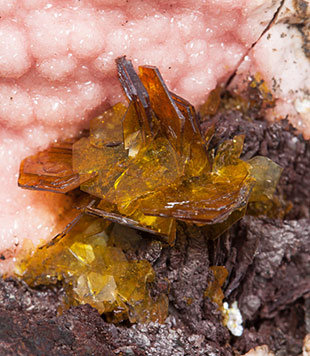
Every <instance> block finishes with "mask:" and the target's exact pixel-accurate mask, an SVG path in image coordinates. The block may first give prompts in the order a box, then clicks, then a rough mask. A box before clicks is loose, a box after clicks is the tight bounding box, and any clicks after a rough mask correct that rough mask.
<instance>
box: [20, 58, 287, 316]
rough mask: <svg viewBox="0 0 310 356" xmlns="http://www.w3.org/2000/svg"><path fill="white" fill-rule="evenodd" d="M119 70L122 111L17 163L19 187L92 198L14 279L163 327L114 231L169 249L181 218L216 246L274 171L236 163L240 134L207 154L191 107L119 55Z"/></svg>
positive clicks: (261, 196) (263, 193) (162, 303)
mask: <svg viewBox="0 0 310 356" xmlns="http://www.w3.org/2000/svg"><path fill="white" fill-rule="evenodd" d="M116 63H117V67H118V73H119V78H120V82H121V84H122V86H123V89H124V92H125V94H126V96H127V98H128V102H129V104H128V107H126V106H125V105H123V104H120V103H119V104H116V105H115V106H114V107H112V108H111V109H109V110H107V111H105V112H104V113H103V114H102V115H100V116H98V117H96V118H94V119H92V120H91V122H90V131H89V135H88V136H84V137H82V138H80V139H78V140H75V142H73V141H70V142H67V143H64V144H58V145H56V146H55V145H54V146H52V147H50V148H49V149H48V150H46V151H44V152H41V153H39V154H37V155H35V156H32V157H29V158H27V159H25V160H24V161H23V162H22V164H21V169H20V177H19V185H20V186H21V187H23V188H29V189H41V190H49V191H53V192H61V193H66V192H68V191H70V190H73V189H75V188H77V187H80V189H81V190H82V191H83V192H85V193H88V194H89V195H90V196H91V197H93V199H92V202H91V204H87V205H85V206H84V207H83V213H82V215H81V217H80V218H79V219H78V220H77V221H75V222H74V223H73V224H72V226H71V229H70V230H66V231H65V232H64V233H63V234H62V235H60V236H59V237H57V238H56V239H55V240H54V241H53V243H52V244H48V245H47V246H44V247H42V248H41V249H39V250H38V251H37V252H36V253H35V254H34V256H33V257H32V259H30V260H27V261H24V262H23V263H22V264H21V269H20V273H21V274H22V275H23V277H24V279H25V280H26V281H27V282H28V283H30V284H31V285H38V284H40V283H55V282H56V281H57V280H64V281H65V282H66V284H67V286H68V288H67V289H68V293H69V294H68V295H69V296H70V298H71V300H74V301H77V302H80V303H90V304H91V305H93V306H95V307H96V308H98V310H99V311H100V312H104V313H109V315H112V314H113V313H114V314H113V316H112V317H111V319H112V320H115V321H119V320H123V319H124V318H126V317H128V318H129V319H130V320H131V321H147V320H156V319H159V320H163V318H164V317H163V315H165V312H166V309H167V303H166V299H165V298H164V297H159V298H158V300H157V301H154V300H153V299H152V298H151V297H150V295H149V291H148V289H147V284H148V283H149V282H151V281H153V279H154V272H153V270H152V268H151V266H150V265H149V264H148V263H146V262H145V261H128V260H127V259H126V257H125V255H124V253H123V252H122V248H121V247H115V246H113V247H111V246H109V241H110V238H111V231H113V227H114V226H117V224H123V225H127V226H128V228H129V227H131V228H135V229H138V230H143V231H147V232H151V233H153V234H157V235H160V236H162V237H164V238H165V239H166V241H167V242H169V243H170V244H171V245H172V244H173V242H174V239H175V235H176V221H177V220H181V221H184V222H187V223H195V224H198V225H209V228H208V229H206V231H207V233H208V234H209V237H210V238H214V237H216V236H218V235H219V234H221V233H222V232H223V231H224V230H225V229H227V228H228V227H229V226H230V225H231V224H233V223H234V222H235V221H236V220H238V219H239V218H240V217H242V216H243V214H244V212H245V209H246V206H247V203H248V201H249V199H251V201H253V202H264V201H266V199H269V198H270V197H271V195H272V193H273V191H274V188H275V185H276V182H277V180H278V178H279V175H280V173H281V169H280V167H278V166H277V165H276V164H274V163H273V162H272V161H270V160H267V159H266V158H264V157H259V158H254V159H252V160H251V161H248V162H245V161H243V160H241V159H240V155H241V153H242V149H243V139H244V138H243V136H236V137H234V138H233V139H232V140H228V141H225V142H223V143H222V144H221V145H220V146H219V147H218V148H217V149H216V150H215V151H214V150H212V151H210V150H208V145H209V141H210V140H211V138H212V128H211V129H210V130H209V132H208V134H207V135H206V136H205V137H204V136H203V135H202V133H201V131H200V127H199V121H198V118H197V115H196V112H195V109H194V107H193V106H192V105H191V104H190V103H188V102H187V101H186V100H184V99H182V98H180V97H178V96H177V95H175V94H173V93H171V92H169V90H168V88H167V87H166V85H165V83H164V81H163V79H162V77H161V75H160V73H159V71H158V69H157V68H155V67H151V66H143V67H139V75H138V74H137V73H136V72H135V70H134V68H133V66H132V64H131V62H130V61H128V60H126V58H125V57H121V58H118V59H117V60H116ZM265 177H267V182H265ZM251 191H252V192H253V193H254V194H253V195H252V196H251ZM250 196H251V198H250ZM90 200H91V199H90ZM83 214H84V215H83ZM103 218H104V219H103ZM123 233H124V234H125V235H126V233H127V232H126V231H123ZM118 237H120V236H118V235H117V234H116V235H114V240H113V241H114V242H115V241H117V239H118ZM40 261H42V262H40ZM111 313H112V314H111Z"/></svg>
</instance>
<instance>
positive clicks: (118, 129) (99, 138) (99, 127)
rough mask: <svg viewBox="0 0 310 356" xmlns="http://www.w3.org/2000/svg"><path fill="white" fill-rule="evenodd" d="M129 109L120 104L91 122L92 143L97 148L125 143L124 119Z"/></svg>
mask: <svg viewBox="0 0 310 356" xmlns="http://www.w3.org/2000/svg"><path fill="white" fill-rule="evenodd" d="M126 110H127V107H126V106H125V105H124V104H122V103H118V104H116V105H114V106H113V107H112V108H111V109H109V110H106V111H105V112H104V113H103V114H101V115H99V116H97V117H95V118H93V119H92V120H91V121H90V143H91V144H92V145H93V146H95V147H99V148H100V147H103V146H115V145H117V144H120V143H122V142H123V134H122V119H123V116H124V115H125V112H126Z"/></svg>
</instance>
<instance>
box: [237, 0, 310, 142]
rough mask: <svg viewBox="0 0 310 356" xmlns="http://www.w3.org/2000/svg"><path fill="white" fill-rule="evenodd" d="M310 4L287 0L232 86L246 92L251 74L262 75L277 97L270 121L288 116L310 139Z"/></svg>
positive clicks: (241, 67)
mask: <svg viewBox="0 0 310 356" xmlns="http://www.w3.org/2000/svg"><path fill="white" fill-rule="evenodd" d="M309 14H310V6H309V2H305V1H292V0H287V1H284V3H283V5H282V6H281V9H280V11H279V13H278V15H277V17H276V19H275V20H274V22H273V23H272V24H271V26H270V28H269V30H268V31H267V32H266V33H265V34H264V35H263V36H262V37H261V38H260V39H259V41H258V42H257V43H256V45H255V46H254V47H253V48H252V49H251V51H250V52H249V53H248V55H247V56H246V57H245V59H244V61H243V63H242V64H241V65H240V67H239V69H238V71H237V75H236V77H235V78H234V80H233V82H232V84H231V86H230V88H231V89H232V90H233V91H234V92H236V93H244V92H245V91H246V86H247V83H248V81H249V80H250V77H251V76H254V75H256V74H259V75H260V76H261V78H262V79H263V80H264V81H265V82H266V84H267V87H268V89H269V90H270V91H271V93H272V95H273V97H274V99H275V107H274V108H271V109H269V110H268V111H267V113H266V114H267V117H268V118H269V119H270V120H277V119H281V118H289V120H290V121H291V123H292V124H293V126H295V127H296V128H297V129H298V130H299V131H300V132H302V133H303V134H304V136H305V137H306V138H310V31H309V26H310V16H309Z"/></svg>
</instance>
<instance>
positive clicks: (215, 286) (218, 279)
mask: <svg viewBox="0 0 310 356" xmlns="http://www.w3.org/2000/svg"><path fill="white" fill-rule="evenodd" d="M210 270H211V272H212V274H213V281H212V282H210V283H209V285H208V287H207V289H206V291H205V297H208V298H210V299H211V301H212V302H214V303H216V304H217V305H218V306H219V308H220V309H222V307H223V299H224V293H223V291H222V287H223V284H224V283H225V281H226V278H227V276H228V271H227V269H226V268H225V267H224V266H211V267H210Z"/></svg>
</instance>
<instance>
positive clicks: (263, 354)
mask: <svg viewBox="0 0 310 356" xmlns="http://www.w3.org/2000/svg"><path fill="white" fill-rule="evenodd" d="M243 356H274V353H273V352H271V351H270V350H269V348H268V346H267V345H262V346H257V347H255V348H254V349H251V350H250V351H249V352H247V353H246V354H244V355H243Z"/></svg>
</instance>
